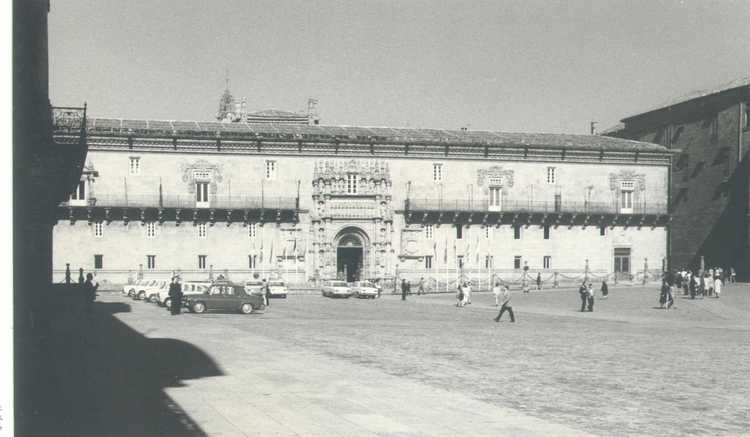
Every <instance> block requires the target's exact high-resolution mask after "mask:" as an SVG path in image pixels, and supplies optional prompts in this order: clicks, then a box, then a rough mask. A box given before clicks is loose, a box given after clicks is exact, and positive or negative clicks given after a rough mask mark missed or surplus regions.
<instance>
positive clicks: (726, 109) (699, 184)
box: [607, 78, 750, 280]
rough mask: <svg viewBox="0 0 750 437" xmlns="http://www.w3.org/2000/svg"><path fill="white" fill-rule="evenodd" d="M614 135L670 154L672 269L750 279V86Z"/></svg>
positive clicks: (701, 95) (699, 99)
mask: <svg viewBox="0 0 750 437" xmlns="http://www.w3.org/2000/svg"><path fill="white" fill-rule="evenodd" d="M607 135H610V136H614V137H619V138H630V139H635V140H639V141H648V142H652V143H657V144H661V145H663V146H665V147H666V148H668V149H670V150H672V151H673V152H674V153H675V155H674V158H673V167H672V175H671V207H672V210H671V215H672V217H673V220H672V223H671V228H672V230H671V238H670V252H671V258H672V267H674V268H683V267H690V268H693V269H698V268H700V267H701V260H703V264H704V266H705V267H706V268H709V267H715V266H721V267H724V268H729V267H734V268H735V269H736V270H737V272H738V275H739V277H740V278H741V279H745V280H747V279H750V214H749V213H748V212H749V211H750V209H749V206H750V171H749V170H750V153H749V152H750V78H745V79H740V80H737V81H733V82H731V83H729V84H726V85H723V86H720V87H718V88H716V89H713V90H709V91H700V92H695V93H692V94H689V95H687V96H683V97H680V98H678V99H675V100H674V101H672V102H670V103H668V104H665V105H663V106H659V107H657V108H655V109H651V110H649V111H645V112H643V113H640V114H637V115H633V116H630V117H627V118H625V119H623V120H622V125H620V126H618V127H617V128H615V129H613V130H611V131H610V132H608V133H607Z"/></svg>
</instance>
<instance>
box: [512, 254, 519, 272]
mask: <svg viewBox="0 0 750 437" xmlns="http://www.w3.org/2000/svg"><path fill="white" fill-rule="evenodd" d="M513 268H514V269H516V270H518V269H520V268H521V255H516V256H514V257H513Z"/></svg>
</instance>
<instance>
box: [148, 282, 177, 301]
mask: <svg viewBox="0 0 750 437" xmlns="http://www.w3.org/2000/svg"><path fill="white" fill-rule="evenodd" d="M170 284H171V281H162V282H160V283H159V285H158V286H157V287H154V288H151V289H149V290H148V292H147V297H146V300H147V301H148V302H151V303H156V304H158V303H161V300H160V299H159V295H160V294H161V295H165V294H166V295H168V294H169V285H170Z"/></svg>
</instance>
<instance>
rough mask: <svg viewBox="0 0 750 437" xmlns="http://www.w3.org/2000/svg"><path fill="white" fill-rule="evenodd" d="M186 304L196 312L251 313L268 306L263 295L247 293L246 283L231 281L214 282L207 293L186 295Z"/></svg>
mask: <svg viewBox="0 0 750 437" xmlns="http://www.w3.org/2000/svg"><path fill="white" fill-rule="evenodd" d="M185 304H186V306H187V307H188V308H189V309H190V310H191V311H192V312H194V313H204V312H206V311H240V312H242V313H244V314H250V313H251V312H253V311H258V310H263V309H265V308H266V306H265V304H264V303H263V296H262V295H258V294H250V293H247V292H246V291H245V286H244V285H240V284H234V283H231V282H214V283H213V284H211V286H210V287H209V289H208V291H206V292H205V293H202V294H192V295H188V296H186V297H185Z"/></svg>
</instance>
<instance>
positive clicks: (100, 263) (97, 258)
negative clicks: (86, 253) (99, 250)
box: [94, 255, 104, 269]
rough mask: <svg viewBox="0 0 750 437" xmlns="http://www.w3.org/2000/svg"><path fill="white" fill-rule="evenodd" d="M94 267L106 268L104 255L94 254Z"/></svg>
mask: <svg viewBox="0 0 750 437" xmlns="http://www.w3.org/2000/svg"><path fill="white" fill-rule="evenodd" d="M94 268H95V269H103V268H104V255H94Z"/></svg>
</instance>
